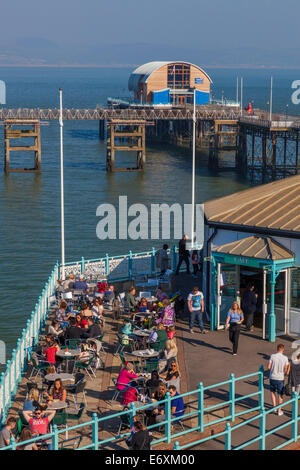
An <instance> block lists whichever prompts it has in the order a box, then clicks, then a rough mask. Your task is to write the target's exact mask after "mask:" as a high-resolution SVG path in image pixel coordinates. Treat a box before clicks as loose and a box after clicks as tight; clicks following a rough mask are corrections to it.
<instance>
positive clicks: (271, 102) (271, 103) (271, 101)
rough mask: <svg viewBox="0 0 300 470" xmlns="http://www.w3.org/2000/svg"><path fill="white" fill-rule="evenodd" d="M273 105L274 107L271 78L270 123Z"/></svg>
mask: <svg viewBox="0 0 300 470" xmlns="http://www.w3.org/2000/svg"><path fill="white" fill-rule="evenodd" d="M272 105H273V77H271V86H270V113H269V121H270V122H271V121H272Z"/></svg>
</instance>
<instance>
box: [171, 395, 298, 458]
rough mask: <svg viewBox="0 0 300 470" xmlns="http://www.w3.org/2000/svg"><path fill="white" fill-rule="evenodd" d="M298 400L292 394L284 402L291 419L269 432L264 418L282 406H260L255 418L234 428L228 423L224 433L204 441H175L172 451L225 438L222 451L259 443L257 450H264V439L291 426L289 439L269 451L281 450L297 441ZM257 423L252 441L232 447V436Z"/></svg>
mask: <svg viewBox="0 0 300 470" xmlns="http://www.w3.org/2000/svg"><path fill="white" fill-rule="evenodd" d="M299 399H300V396H299V395H298V394H297V393H296V392H293V395H292V398H291V399H290V400H288V401H286V402H284V406H285V407H286V406H287V405H292V419H291V420H289V421H287V422H285V423H283V424H281V425H280V426H277V427H275V428H272V429H271V430H270V431H268V432H267V431H266V418H267V416H268V415H269V414H273V413H274V412H275V411H276V410H278V409H279V408H281V407H282V405H278V406H275V407H274V408H271V409H270V410H267V411H266V410H265V407H264V406H263V405H262V406H261V408H260V410H259V414H257V415H256V416H254V417H252V418H250V419H247V420H246V421H243V422H242V423H240V424H237V425H236V426H231V425H230V423H226V426H225V431H222V432H219V433H215V434H214V435H212V436H208V437H206V438H204V439H199V440H198V441H193V442H190V443H188V444H185V445H182V446H181V445H179V442H178V441H176V442H175V445H174V450H186V449H189V448H191V447H195V446H200V445H201V444H204V443H206V442H208V441H211V440H213V439H219V438H221V437H225V443H224V450H242V449H246V448H247V447H249V446H251V445H253V444H255V443H257V442H258V443H259V450H265V449H266V439H267V437H270V436H274V435H276V434H277V433H278V431H281V430H282V429H285V428H287V427H289V426H291V436H292V437H291V439H289V440H285V441H284V442H283V443H282V444H280V445H278V446H276V447H273V448H272V449H270V450H279V449H282V448H283V447H285V446H287V445H289V444H292V443H293V442H297V441H298V437H299V434H298V423H299V416H298V408H299ZM257 420H258V421H259V434H258V436H256V437H255V438H253V439H250V440H248V441H246V442H244V443H243V444H240V445H238V446H236V447H233V446H232V434H233V433H234V432H235V431H237V430H240V429H242V428H243V427H244V426H248V425H249V424H252V423H253V422H254V421H257Z"/></svg>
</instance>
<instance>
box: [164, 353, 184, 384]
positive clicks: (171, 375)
mask: <svg viewBox="0 0 300 470" xmlns="http://www.w3.org/2000/svg"><path fill="white" fill-rule="evenodd" d="M159 376H160V378H162V379H164V380H165V381H166V382H169V381H170V380H176V379H177V378H179V377H180V372H179V367H178V364H177V362H176V361H175V360H174V359H173V360H172V361H171V363H170V367H169V369H168V371H167V373H166V374H160V375H159Z"/></svg>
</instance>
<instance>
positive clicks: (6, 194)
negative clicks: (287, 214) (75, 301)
mask: <svg viewBox="0 0 300 470" xmlns="http://www.w3.org/2000/svg"><path fill="white" fill-rule="evenodd" d="M208 72H209V74H210V76H211V77H212V79H213V82H214V83H213V95H214V97H215V98H220V97H221V94H222V91H223V92H224V97H226V98H228V99H234V98H235V84H236V77H237V76H240V77H241V76H243V77H244V102H245V103H246V102H247V101H254V106H255V107H256V106H258V107H262V108H265V107H266V106H267V105H266V103H267V101H268V99H269V78H270V71H266V70H247V71H245V70H243V71H239V70H208ZM129 73H130V69H125V68H124V69H99V68H95V69H93V68H86V69H83V68H0V79H2V80H5V82H6V85H7V105H6V106H7V107H13V108H17V107H28V108H30V107H40V108H48V107H58V88H59V87H62V88H63V98H64V106H65V107H73V108H89V107H95V106H96V105H97V104H105V102H106V98H107V96H127V95H128V92H127V80H128V77H129ZM272 74H273V76H274V110H275V111H280V112H285V111H286V109H288V112H290V113H294V114H298V108H297V107H296V106H293V105H292V104H291V101H290V95H291V88H290V87H291V82H292V81H293V80H295V79H297V78H299V77H298V75H300V71H299V72H298V71H296V72H293V71H272ZM287 104H288V105H289V106H288V108H287V106H286V105H287ZM0 133H1V134H2V132H1V131H0ZM3 146H4V145H3V140H2V144H1V141H0V161H3ZM64 157H65V160H64V161H65V222H66V260H67V261H72V260H77V259H80V258H81V256H84V257H86V258H96V257H100V256H102V255H104V254H105V253H110V254H123V253H127V252H128V251H129V249H131V250H133V251H144V250H146V249H149V248H151V247H152V246H158V245H160V242H158V241H157V240H155V241H152V240H149V241H146V242H145V241H143V242H141V241H130V240H129V241H123V240H122V241H118V240H114V241H109V242H108V241H105V242H104V241H100V240H99V239H98V238H97V237H96V225H97V222H98V221H99V219H98V218H97V217H96V208H97V207H98V205H99V204H101V203H104V202H108V203H112V204H117V203H118V197H119V195H127V196H128V204H132V203H134V202H140V203H144V204H146V205H148V206H149V205H150V204H151V203H155V202H156V203H162V202H166V203H169V204H172V203H174V202H179V203H180V204H184V203H190V201H191V152H190V150H186V149H181V148H176V147H171V146H167V145H161V146H149V147H148V148H147V169H146V171H145V172H144V173H143V174H142V173H134V172H133V173H116V174H113V175H108V174H107V173H106V171H105V159H106V148H105V144H104V143H103V142H101V141H99V138H98V122H95V121H82V122H80V121H73V122H65V125H64ZM26 161H27V160H26ZM28 163H29V164H31V163H32V162H31V161H29V160H28ZM12 164H14V165H18V161H17V158H15V159H14V160H13V161H12ZM23 164H24V159H23V160H22V164H21V166H23ZM196 166H197V176H196V202H197V203H201V202H204V201H205V200H208V199H212V198H215V197H218V196H222V195H225V194H229V193H233V192H235V191H238V190H242V189H245V188H247V187H249V186H250V184H253V183H250V181H248V180H246V179H242V178H241V177H240V176H239V175H237V174H236V173H235V172H234V171H227V172H223V173H222V172H218V173H216V172H212V171H209V170H208V169H207V168H206V157H205V155H200V154H198V155H197V165H196ZM59 198H60V194H59V126H58V123H57V122H50V123H49V124H48V125H45V126H43V127H42V173H41V175H33V174H27V175H24V174H10V175H9V176H5V175H4V173H3V171H2V170H1V172H0V218H1V229H0V247H1V248H0V250H1V251H0V253H1V256H0V306H1V309H0V339H2V340H4V341H6V343H7V350H8V356H9V355H10V352H11V349H12V348H13V347H14V346H15V344H16V340H17V338H18V337H19V336H20V334H21V331H22V328H24V327H25V324H26V320H27V319H28V317H29V315H30V313H31V311H32V309H33V308H34V305H35V303H36V301H37V299H38V296H39V294H40V292H41V289H42V287H43V286H44V283H45V281H46V279H47V278H48V276H49V273H50V271H51V270H52V267H53V265H54V264H55V262H56V261H57V260H58V259H59V258H60V209H59V201H60V199H59Z"/></svg>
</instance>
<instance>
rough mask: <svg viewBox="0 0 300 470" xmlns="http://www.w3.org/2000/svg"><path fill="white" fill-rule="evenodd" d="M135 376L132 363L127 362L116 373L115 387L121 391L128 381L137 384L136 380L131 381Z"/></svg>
mask: <svg viewBox="0 0 300 470" xmlns="http://www.w3.org/2000/svg"><path fill="white" fill-rule="evenodd" d="M136 378H137V374H136V373H135V372H134V368H133V364H132V363H131V362H128V363H127V364H126V365H125V366H124V367H123V369H122V370H121V372H120V373H119V375H118V378H117V383H116V387H117V389H118V390H121V391H122V390H124V388H126V387H127V385H128V384H129V383H131V385H133V386H135V385H137V384H136V382H132V381H134V379H136Z"/></svg>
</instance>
